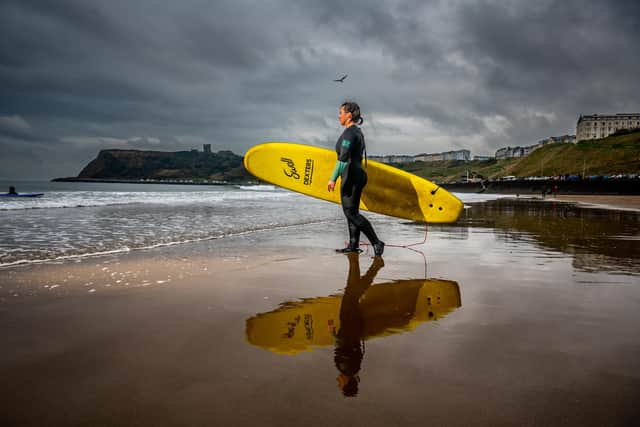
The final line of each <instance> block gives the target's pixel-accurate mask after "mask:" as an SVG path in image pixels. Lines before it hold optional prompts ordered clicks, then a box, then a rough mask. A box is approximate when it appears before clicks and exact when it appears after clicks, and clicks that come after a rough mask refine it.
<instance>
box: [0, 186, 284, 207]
mask: <svg viewBox="0 0 640 427" xmlns="http://www.w3.org/2000/svg"><path fill="white" fill-rule="evenodd" d="M294 195H295V193H291V192H280V191H268V190H266V189H262V190H257V191H247V190H242V191H221V192H213V191H204V192H175V193H173V192H140V193H134V192H122V193H114V192H109V193H107V192H87V193H85V192H73V193H48V194H47V195H45V196H44V197H42V198H39V199H33V200H24V201H23V200H20V201H10V202H5V201H2V202H0V211H11V210H28V209H60V208H91V207H102V206H123V205H137V204H156V205H169V206H171V205H174V206H183V205H187V204H207V203H220V202H225V201H236V200H237V201H251V200H264V199H280V198H286V197H291V196H294Z"/></svg>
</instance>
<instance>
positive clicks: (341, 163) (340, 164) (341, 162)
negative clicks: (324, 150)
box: [327, 139, 351, 191]
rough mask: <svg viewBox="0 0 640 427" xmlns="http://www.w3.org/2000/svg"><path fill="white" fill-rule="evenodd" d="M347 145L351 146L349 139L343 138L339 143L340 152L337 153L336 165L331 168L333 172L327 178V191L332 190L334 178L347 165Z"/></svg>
mask: <svg viewBox="0 0 640 427" xmlns="http://www.w3.org/2000/svg"><path fill="white" fill-rule="evenodd" d="M349 147H351V141H349V140H348V139H343V140H342V143H341V144H340V153H339V154H338V160H337V161H336V165H335V167H334V168H333V173H332V174H331V177H330V178H329V183H328V184H327V189H328V190H329V191H333V189H334V188H335V186H336V180H337V179H338V177H339V176H340V175H342V172H343V171H344V168H346V167H347V163H348V162H349Z"/></svg>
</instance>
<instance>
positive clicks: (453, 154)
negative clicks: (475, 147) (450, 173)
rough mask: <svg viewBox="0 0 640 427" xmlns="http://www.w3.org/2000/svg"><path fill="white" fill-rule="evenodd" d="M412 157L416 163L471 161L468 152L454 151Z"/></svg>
mask: <svg viewBox="0 0 640 427" xmlns="http://www.w3.org/2000/svg"><path fill="white" fill-rule="evenodd" d="M413 157H414V159H415V161H417V162H437V161H439V160H463V161H467V162H468V161H469V160H470V159H471V152H470V151H469V150H456V151H446V152H443V153H433V154H427V153H422V154H416V155H415V156H413Z"/></svg>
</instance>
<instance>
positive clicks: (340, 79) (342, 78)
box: [334, 74, 348, 83]
mask: <svg viewBox="0 0 640 427" xmlns="http://www.w3.org/2000/svg"><path fill="white" fill-rule="evenodd" d="M347 76H348V74H345V75H344V76H342V77H340V78H339V79H335V80H334V82H339V83H344V79H346V78H347Z"/></svg>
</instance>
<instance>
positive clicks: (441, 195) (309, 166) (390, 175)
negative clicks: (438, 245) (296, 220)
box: [244, 142, 463, 223]
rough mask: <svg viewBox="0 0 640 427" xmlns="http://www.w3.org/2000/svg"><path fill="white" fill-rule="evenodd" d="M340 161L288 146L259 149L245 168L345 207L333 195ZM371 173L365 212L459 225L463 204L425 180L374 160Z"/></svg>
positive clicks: (253, 151) (362, 205) (327, 154)
mask: <svg viewBox="0 0 640 427" xmlns="http://www.w3.org/2000/svg"><path fill="white" fill-rule="evenodd" d="M335 163H336V153H335V151H332V150H327V149H325V148H319V147H313V146H310V145H300V144H289V143H284V142H270V143H265V144H260V145H256V146H254V147H253V148H251V149H250V150H249V151H247V153H246V154H245V156H244V167H245V168H246V169H247V170H248V171H249V172H250V173H251V174H253V175H254V176H256V177H257V178H259V179H261V180H263V181H266V182H269V183H271V184H275V185H278V186H280V187H284V188H287V189H289V190H293V191H296V192H298V193H302V194H306V195H308V196H312V197H316V198H318V199H322V200H327V201H330V202H334V203H340V192H339V191H334V192H329V191H327V182H328V181H329V177H330V176H331V172H332V171H333V168H334V166H335ZM366 170H367V175H368V177H369V179H368V183H367V186H366V187H365V189H364V193H363V194H362V199H361V202H360V208H361V209H364V210H368V211H371V212H377V213H381V214H384V215H390V216H395V217H399V218H405V219H411V220H414V221H421V222H431V223H447V222H455V221H456V220H457V219H458V216H460V212H462V209H463V204H462V202H461V201H460V200H458V199H457V198H456V197H455V196H453V195H452V194H451V193H449V192H448V191H446V190H445V189H444V188H441V187H438V186H437V185H436V184H434V183H432V182H430V181H427V180H426V179H424V178H420V177H418V176H416V175H413V174H410V173H408V172H405V171H402V170H400V169H396V168H394V167H391V166H388V165H385V164H383V163H378V162H375V161H372V160H369V161H367V168H366Z"/></svg>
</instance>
